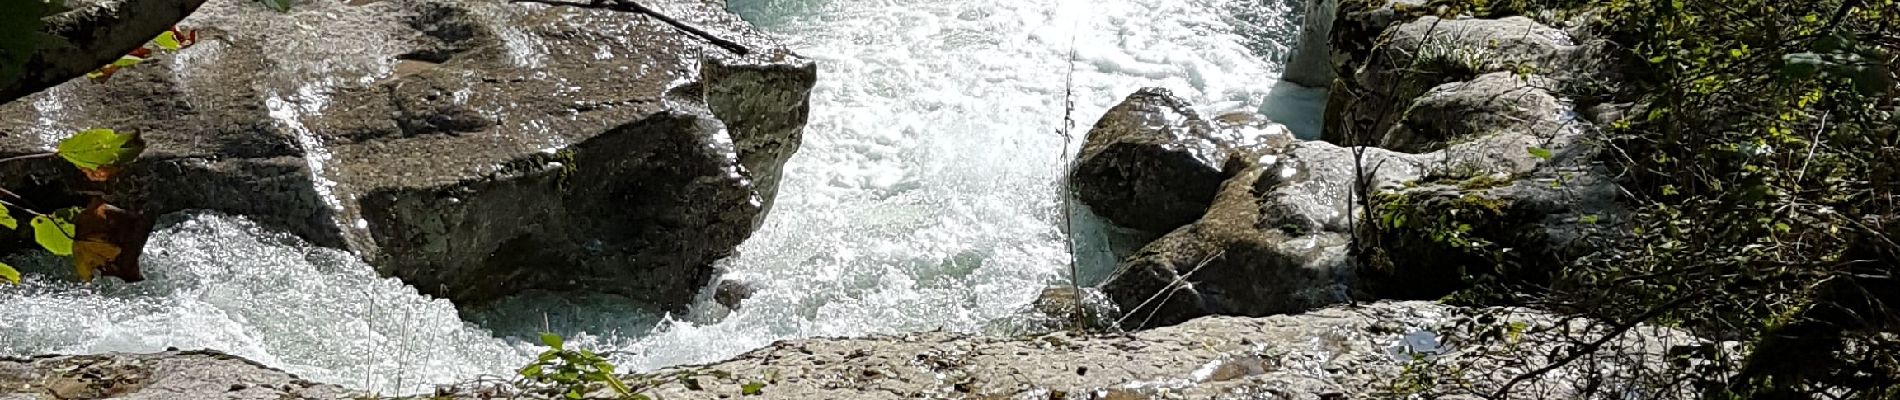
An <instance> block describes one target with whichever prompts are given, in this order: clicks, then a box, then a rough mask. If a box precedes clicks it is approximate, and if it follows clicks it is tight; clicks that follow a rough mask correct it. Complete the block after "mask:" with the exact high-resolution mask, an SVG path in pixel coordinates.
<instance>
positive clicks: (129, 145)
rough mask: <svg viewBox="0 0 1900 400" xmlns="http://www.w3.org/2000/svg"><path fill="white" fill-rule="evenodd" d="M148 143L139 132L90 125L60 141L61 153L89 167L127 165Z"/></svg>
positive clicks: (82, 165) (83, 166) (70, 159)
mask: <svg viewBox="0 0 1900 400" xmlns="http://www.w3.org/2000/svg"><path fill="white" fill-rule="evenodd" d="M144 151H145V144H144V142H143V141H142V140H139V135H138V134H137V133H132V134H121V133H119V132H117V131H113V130H111V129H87V130H84V131H80V132H79V134H77V135H73V137H70V138H66V140H62V141H60V142H59V156H60V157H62V158H65V159H66V161H71V162H72V163H73V165H77V166H79V167H80V168H86V169H98V168H99V167H104V166H112V165H123V164H125V163H128V162H131V161H132V160H133V159H136V158H138V157H139V153H142V152H144Z"/></svg>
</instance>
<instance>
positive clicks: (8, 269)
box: [0, 263, 20, 285]
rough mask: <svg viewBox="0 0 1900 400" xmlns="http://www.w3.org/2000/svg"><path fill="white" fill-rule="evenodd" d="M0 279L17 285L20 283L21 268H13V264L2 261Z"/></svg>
mask: <svg viewBox="0 0 1900 400" xmlns="http://www.w3.org/2000/svg"><path fill="white" fill-rule="evenodd" d="M0 281H6V282H7V283H11V284H15V285H18V284H20V270H17V269H13V266H11V265H7V263H0Z"/></svg>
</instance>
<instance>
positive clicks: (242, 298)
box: [0, 0, 1316, 393]
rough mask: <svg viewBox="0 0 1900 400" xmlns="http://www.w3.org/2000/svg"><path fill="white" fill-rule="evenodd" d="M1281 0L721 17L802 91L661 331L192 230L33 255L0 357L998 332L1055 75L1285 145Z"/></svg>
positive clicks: (3, 326)
mask: <svg viewBox="0 0 1900 400" xmlns="http://www.w3.org/2000/svg"><path fill="white" fill-rule="evenodd" d="M1289 3H1292V2H1291V1H1285V0H943V1H919V0H732V5H731V7H732V9H733V10H734V11H736V12H738V13H740V14H741V15H743V16H745V17H746V18H747V19H748V20H750V21H752V22H754V23H755V24H757V25H758V26H760V27H761V28H762V29H764V30H766V31H769V32H772V33H774V34H776V35H778V36H780V37H782V38H783V39H784V40H785V41H786V42H787V43H789V44H790V45H791V46H792V47H794V48H795V49H797V50H798V51H799V52H800V53H801V54H803V55H805V56H807V57H810V58H813V59H815V60H817V61H818V62H819V65H820V71H821V72H820V74H821V75H820V83H819V85H818V87H817V88H816V89H815V90H814V91H813V93H812V115H811V120H810V124H809V125H808V127H807V129H806V138H805V143H804V147H803V148H802V149H801V150H800V151H799V153H798V155H797V156H795V157H794V158H793V159H792V160H791V162H790V164H789V165H787V167H786V168H785V172H784V180H783V184H782V186H781V189H780V190H779V199H778V203H777V206H776V208H775V210H774V213H773V214H772V215H771V216H770V217H769V218H768V219H767V220H766V222H765V223H764V225H763V227H762V228H761V229H760V230H759V232H758V233H757V234H756V235H755V236H753V237H752V239H751V240H749V241H748V242H746V243H745V244H744V245H743V246H742V247H741V248H740V250H739V255H738V256H735V257H733V258H732V259H729V260H725V261H724V262H722V263H721V265H722V267H723V268H725V269H727V270H728V274H727V275H726V279H731V280H737V281H742V282H747V283H750V284H751V285H753V286H754V287H756V288H757V289H758V292H757V293H756V294H755V295H754V296H753V297H752V298H751V299H749V300H747V301H746V303H745V306H744V307H743V308H742V309H741V310H739V311H737V312H735V313H731V315H720V314H724V313H723V310H722V309H721V308H719V307H717V306H713V305H710V300H709V299H707V298H709V296H707V295H702V296H701V297H702V298H703V299H702V301H701V304H705V305H704V306H700V307H695V311H694V312H693V313H692V314H691V315H678V316H665V315H656V314H655V313H652V312H648V311H643V310H640V309H637V308H633V307H629V306H627V305H625V304H624V303H621V302H618V301H615V300H614V299H608V298H591V297H550V296H527V297H521V298H516V299H513V300H511V301H507V302H504V303H502V304H500V305H498V306H496V307H494V308H492V309H487V310H479V311H473V312H471V313H470V314H469V315H468V317H469V319H472V320H473V321H474V322H479V324H475V323H468V322H464V319H463V318H462V317H463V316H462V315H459V314H458V312H457V311H456V310H455V309H454V307H452V306H451V305H450V304H448V303H447V302H446V301H440V300H431V299H428V298H426V297H423V296H420V295H417V294H416V292H415V290H414V289H412V288H409V287H407V286H404V285H403V284H401V283H400V282H398V281H395V280H391V279H383V278H378V277H377V276H375V274H374V273H373V272H372V271H371V269H370V267H368V266H367V265H364V264H362V263H361V262H360V261H356V260H355V258H354V257H351V256H349V255H348V254H345V253H342V252H339V251H336V250H330V249H322V248H313V247H309V246H306V245H303V244H301V243H300V242H298V241H296V240H294V239H290V238H288V237H287V236H285V235H283V234H280V233H274V232H266V231H262V230H260V229H259V228H257V227H256V226H254V225H252V224H250V223H248V222H245V221H243V220H241V219H237V218H232V217H224V216H216V215H193V216H175V217H172V218H170V220H169V221H168V223H169V224H168V225H166V226H165V227H164V229H163V230H161V231H160V232H158V233H156V235H155V236H154V238H153V241H152V243H151V244H150V245H149V246H148V251H147V255H146V274H147V276H148V277H150V280H148V281H146V282H143V283H140V284H136V285H124V284H118V283H116V282H114V283H103V284H98V285H93V286H81V285H77V284H73V283H66V281H65V280H62V279H60V275H59V274H62V273H64V272H61V268H56V267H48V266H47V265H50V264H51V262H49V260H43V259H41V260H35V259H30V258H28V259H12V260H8V261H11V262H13V263H15V264H16V265H22V264H23V265H25V266H26V267H27V268H26V269H28V270H29V274H30V275H34V276H38V277H39V278H38V279H33V280H32V282H30V283H29V284H27V285H25V286H21V287H11V288H0V354H14V355H18V354H37V353H94V352H108V351H140V352H149V351H158V350H164V349H165V348H167V347H178V348H187V349H189V348H212V349H218V350H224V351H228V352H232V353H236V354H238V355H242V356H245V357H248V358H251V359H255V360H258V361H260V362H263V363H265V364H269V365H272V366H276V367H279V368H284V369H286V370H289V371H291V372H293V373H297V374H299V375H302V376H304V377H307V378H311V379H314V380H318V381H325V382H334V383H340V384H345V385H350V386H354V387H358V388H363V389H369V390H375V391H381V392H385V393H390V392H414V391H418V390H422V389H423V388H426V387H427V386H426V385H428V384H432V383H445V382H454V381H458V380H465V379H470V378H474V377H477V376H480V375H483V374H492V375H507V374H510V373H512V371H513V369H514V368H516V367H519V366H520V365H521V364H522V363H524V362H525V361H526V360H527V359H528V358H529V357H531V355H532V354H533V353H534V352H536V351H538V350H539V349H538V348H536V347H535V346H534V345H532V344H530V343H527V342H524V341H523V340H522V339H519V338H523V337H532V335H530V333H532V332H536V331H540V330H542V329H544V328H549V329H552V330H554V331H556V332H560V333H562V334H564V335H568V336H570V337H571V339H570V343H575V344H577V345H582V346H589V347H592V348H596V349H600V350H603V351H606V352H610V354H611V355H612V357H613V358H614V359H615V360H616V361H617V362H620V363H622V365H623V366H624V367H627V368H632V369H650V368H656V367H663V366H668V365H678V364H683V363H698V362H710V361H716V360H719V359H722V358H727V357H731V356H733V355H737V354H739V353H742V352H745V351H747V350H751V349H755V348H758V347H761V346H764V345H766V344H768V343H770V342H772V341H774V340H780V339H787V338H800V337H814V336H856V335H865V334H875V333H893V332H904V331H921V330H934V329H947V330H957V331H975V332H982V331H994V330H999V329H1008V328H1010V327H1009V322H1008V317H1010V316H1012V315H1016V314H1018V313H1020V312H1021V311H1023V308H1024V307H1025V306H1026V304H1028V303H1029V302H1030V301H1031V300H1032V299H1033V298H1034V297H1035V296H1036V295H1037V294H1038V292H1040V291H1041V289H1042V288H1043V287H1045V286H1047V285H1050V284H1058V283H1061V282H1064V280H1066V279H1067V274H1066V271H1067V262H1068V257H1069V255H1068V251H1067V249H1066V246H1065V244H1064V243H1063V239H1062V238H1063V237H1064V236H1063V235H1062V223H1061V221H1062V220H1063V219H1062V218H1061V215H1060V212H1061V209H1062V202H1061V200H1060V197H1059V193H1060V191H1059V190H1058V188H1057V186H1056V185H1057V184H1058V182H1059V180H1060V177H1061V169H1062V165H1063V156H1064V155H1065V154H1067V153H1069V152H1071V151H1073V149H1074V148H1075V147H1079V143H1071V144H1070V146H1069V148H1064V146H1063V144H1064V141H1063V138H1062V137H1061V136H1059V135H1057V131H1058V129H1059V128H1060V127H1061V126H1062V120H1063V111H1064V109H1063V98H1064V96H1065V94H1068V93H1070V89H1071V87H1069V86H1068V85H1066V83H1067V82H1069V81H1070V80H1071V78H1072V80H1073V86H1072V89H1073V91H1072V94H1073V96H1074V99H1075V100H1076V105H1075V110H1074V117H1075V119H1076V124H1077V130H1076V134H1077V135H1080V134H1082V133H1083V132H1085V131H1086V130H1087V127H1088V126H1089V125H1091V124H1092V123H1093V122H1094V119H1095V118H1096V117H1099V116H1100V115H1101V113H1102V112H1103V111H1105V110H1107V109H1108V108H1109V107H1110V106H1112V105H1114V103H1115V102H1117V101H1119V100H1120V99H1121V97H1122V96H1125V95H1127V94H1128V93H1131V92H1133V91H1134V90H1136V89H1137V88H1140V87H1144V86H1162V87H1167V88H1169V89H1172V90H1173V91H1174V92H1175V93H1176V94H1177V95H1181V96H1183V97H1186V98H1188V99H1190V100H1192V101H1194V102H1196V104H1200V105H1203V107H1204V108H1206V109H1207V110H1206V111H1208V112H1221V111H1228V110H1239V109H1250V108H1258V107H1260V106H1261V104H1263V103H1264V102H1267V101H1268V100H1267V99H1268V98H1269V97H1273V98H1283V99H1293V100H1294V101H1293V106H1294V107H1274V108H1272V109H1269V110H1267V111H1269V112H1268V114H1269V115H1271V116H1274V117H1276V118H1280V119H1283V120H1285V121H1287V122H1289V124H1290V125H1294V128H1295V129H1296V131H1305V130H1306V129H1307V127H1308V126H1310V122H1299V121H1308V120H1309V119H1310V118H1312V117H1313V116H1314V115H1313V114H1316V113H1315V112H1313V111H1311V109H1310V108H1301V107H1298V106H1301V105H1305V106H1307V107H1310V106H1311V103H1310V102H1311V101H1312V99H1310V97H1311V96H1310V94H1307V93H1308V92H1305V91H1297V90H1294V91H1288V90H1281V91H1274V86H1275V83H1276V81H1277V76H1278V74H1279V65H1280V64H1281V62H1280V61H1281V60H1284V59H1285V57H1286V56H1287V54H1286V53H1287V51H1288V49H1290V48H1291V47H1292V46H1291V45H1292V43H1291V40H1292V36H1293V34H1294V33H1295V32H1297V30H1298V26H1297V19H1296V17H1295V16H1293V15H1291V14H1292V12H1293V10H1295V9H1296V7H1294V5H1293V4H1289ZM1072 51H1073V52H1072ZM1071 54H1073V63H1071V62H1070V61H1071V57H1072V56H1071ZM1071 71H1073V76H1072V77H1071ZM1283 89H1284V88H1283ZM1289 93H1290V95H1289ZM1302 124H1306V125H1302ZM1309 132H1310V131H1309ZM1077 140H1078V141H1079V138H1078V139H1077ZM1084 222H1088V221H1087V220H1086V219H1084ZM1092 226H1093V225H1092V224H1084V226H1083V229H1079V230H1078V233H1079V234H1081V235H1084V236H1088V235H1091V234H1095V232H1094V229H1093V228H1091V227H1092ZM1084 250H1085V251H1086V252H1090V253H1094V252H1098V250H1096V249H1092V248H1086V247H1085V248H1084ZM1095 259H1099V257H1096V258H1095ZM1097 264H1099V263H1097ZM1101 274H1102V271H1100V270H1096V271H1090V273H1088V274H1085V275H1088V276H1091V277H1099V276H1100V275H1101Z"/></svg>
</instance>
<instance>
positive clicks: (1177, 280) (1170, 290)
mask: <svg viewBox="0 0 1900 400" xmlns="http://www.w3.org/2000/svg"><path fill="white" fill-rule="evenodd" d="M1226 255H1227V250H1221V251H1219V252H1215V253H1214V255H1212V256H1208V257H1207V258H1206V259H1203V260H1201V263H1200V264H1196V265H1194V268H1190V269H1188V272H1187V273H1186V274H1181V275H1179V276H1176V277H1174V280H1173V281H1170V282H1168V286H1167V287H1164V288H1162V289H1161V291H1157V292H1155V294H1154V295H1153V296H1148V299H1147V300H1142V301H1141V304H1136V305H1135V308H1134V309H1132V310H1128V312H1127V313H1125V314H1123V315H1122V317H1121V318H1117V319H1115V325H1116V326H1121V324H1122V322H1123V321H1127V320H1128V317H1131V316H1134V315H1135V312H1136V311H1140V310H1141V309H1143V308H1147V307H1148V304H1150V303H1154V301H1155V300H1157V299H1162V297H1161V296H1162V295H1164V294H1165V295H1167V296H1168V297H1167V299H1173V298H1174V292H1177V291H1180V290H1181V288H1183V287H1186V285H1187V279H1188V277H1191V276H1194V273H1196V272H1201V268H1202V267H1206V266H1207V264H1210V263H1213V262H1214V259H1216V258H1221V257H1224V256H1226ZM1162 300H1163V301H1166V299H1162ZM1159 312H1161V306H1159V305H1157V306H1155V308H1154V309H1153V310H1149V311H1148V316H1147V317H1144V318H1142V319H1141V325H1142V326H1147V325H1148V321H1149V320H1152V319H1154V316H1155V314H1156V313H1159Z"/></svg>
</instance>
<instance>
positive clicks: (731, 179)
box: [0, 0, 816, 306]
mask: <svg viewBox="0 0 1900 400" xmlns="http://www.w3.org/2000/svg"><path fill="white" fill-rule="evenodd" d="M646 5H647V6H649V7H651V8H653V9H655V10H656V11H659V12H661V13H664V14H667V15H669V16H671V17H673V18H675V19H678V20H680V21H683V22H685V23H687V24H690V25H693V26H695V27H698V28H699V29H703V30H705V31H707V32H709V33H711V34H712V35H715V36H719V37H721V38H724V39H728V40H732V41H734V42H736V43H739V44H740V45H742V46H745V47H746V48H747V49H748V51H747V52H746V53H745V54H737V53H735V52H732V51H729V50H727V49H723V48H721V47H719V46H715V45H712V44H710V43H708V42H707V41H706V40H703V39H702V38H700V37H698V36H695V35H691V34H688V33H685V32H684V31H682V30H680V29H678V28H676V27H674V26H673V25H670V24H667V23H665V22H663V21H660V20H659V19H656V18H653V17H649V16H645V15H641V14H637V13H627V12H616V11H611V10H596V9H584V8H578V7H559V6H548V5H541V4H525V3H507V2H495V3H485V2H474V3H470V2H453V1H433V0H391V1H376V2H349V3H344V2H318V3H310V4H303V3H299V4H298V7H295V8H294V9H293V11H292V12H290V13H285V14H279V13H276V12H273V11H270V10H268V9H266V8H264V7H260V6H258V5H257V4H255V2H249V1H241V0H229V1H222V0H219V1H212V2H209V3H208V4H206V5H205V6H204V9H203V10H201V11H200V12H198V13H196V14H194V15H193V16H192V17H191V18H189V19H187V20H186V21H184V22H183V23H182V24H181V25H182V26H185V27H188V28H198V29H201V38H200V40H201V41H200V43H198V44H197V45H195V46H192V47H190V48H187V49H184V50H182V51H180V52H178V53H176V54H171V55H165V56H162V57H160V58H159V59H158V60H156V61H153V62H147V63H145V64H142V65H140V66H138V67H136V68H132V69H129V70H126V71H123V72H120V73H119V74H117V75H116V76H114V77H112V79H111V81H109V82H107V83H105V84H94V83H91V82H84V81H74V82H68V83H66V84H64V85H61V86H58V87H54V88H52V89H49V90H47V91H45V92H42V93H39V94H36V95H34V96H31V97H28V98H25V99H22V100H20V101H17V102H13V103H9V104H6V105H4V106H0V156H5V155H19V154H28V153H34V152H39V151H44V150H46V149H49V148H50V146H52V144H53V143H56V142H57V141H58V140H59V139H61V138H63V137H64V136H65V135H69V134H71V133H72V132H76V131H77V130H79V129H85V128H90V127H109V128H113V129H118V130H121V131H130V130H136V131H140V132H143V133H144V136H145V138H146V140H147V141H148V142H149V143H150V149H149V150H148V151H147V153H146V156H145V157H144V158H143V159H142V160H141V161H140V162H138V163H137V164H135V165H134V166H133V167H132V168H131V170H130V171H128V173H127V174H126V176H125V177H124V178H122V179H119V180H117V181H116V182H114V183H113V184H112V186H111V187H109V188H108V193H110V197H111V200H112V201H113V202H115V203H117V204H120V205H122V206H125V207H127V208H129V209H134V210H138V211H140V212H142V213H144V214H146V215H159V214H163V213H167V212H171V211H177V210H182V209H210V210H216V211H221V212H227V213H233V214H241V215H246V216H249V217H251V218H252V219H254V220H257V221H259V222H260V223H263V224H266V225H271V226H276V227H281V228H283V229H287V230H289V231H291V232H293V233H296V234H298V235H299V236H302V237H304V238H306V239H308V240H310V241H312V242H314V243H316V244H320V245H325V246H333V247H345V248H349V249H352V250H355V251H357V252H358V253H360V254H362V255H363V256H364V257H365V258H366V259H368V260H369V261H371V263H372V264H373V265H375V266H377V267H378V268H379V270H381V271H382V272H383V273H384V274H386V275H390V276H395V277H399V278H402V279H403V280H404V281H406V282H408V283H410V284H411V285H414V286H415V287H417V288H418V289H420V290H421V291H422V292H424V293H427V294H431V295H436V296H441V297H446V298H449V299H452V300H455V301H457V302H464V303H480V302H484V301H487V300H491V299H494V298H497V297H501V296H506V295H509V294H513V293H517V292H520V291H524V290H555V291H566V290H580V291H597V292H607V293H613V294H620V295H626V296H629V297H632V298H634V299H636V300H639V301H642V302H646V303H652V304H656V305H661V306H677V305H679V304H680V303H681V302H683V301H686V300H687V299H689V298H690V296H691V292H692V291H693V290H696V289H697V288H699V287H701V286H703V285H704V284H705V283H706V282H707V279H708V278H709V275H710V274H711V268H710V267H709V264H710V263H711V262H712V261H713V260H716V259H718V258H720V257H723V256H725V255H727V254H729V253H730V252H731V250H732V248H733V247H734V246H736V245H737V244H738V243H740V242H741V241H743V240H744V239H745V238H746V237H748V236H749V235H750V233H751V231H752V230H753V228H755V227H756V225H757V224H758V223H759V222H760V220H761V219H762V218H763V214H764V213H765V210H766V209H768V208H769V207H770V205H771V199H772V197H773V195H774V191H775V190H776V186H777V181H778V173H779V169H780V168H781V166H782V165H783V163H784V162H785V160H786V159H788V158H789V157H790V156H791V154H792V153H793V152H794V151H796V150H797V147H798V145H799V143H800V137H801V130H802V128H803V126H804V122H805V117H806V114H807V111H808V105H807V104H806V96H807V94H808V93H809V91H810V89H811V87H812V85H813V84H814V83H815V80H816V71H815V67H814V66H813V65H812V63H810V62H809V61H807V60H804V59H802V58H800V57H798V56H796V55H793V54H791V53H790V52H789V51H787V50H785V49H783V48H782V47H780V46H779V45H777V44H776V43H774V42H773V41H772V40H771V39H769V38H767V37H766V36H764V35H763V34H761V33H759V32H757V31H755V30H753V29H752V28H751V26H750V25H749V24H747V23H745V22H744V21H741V20H740V19H739V18H738V17H737V16H735V15H732V14H730V13H729V12H726V11H725V10H724V7H723V4H718V3H717V2H703V1H692V0H677V1H655V2H646ZM38 161H39V162H36V163H13V164H9V165H8V166H7V168H8V169H9V170H7V171H0V177H4V178H0V180H4V182H0V184H4V185H5V186H6V187H8V188H14V189H16V191H24V192H26V193H23V194H27V195H29V196H37V197H35V198H51V199H65V200H70V201H77V199H76V198H73V196H71V195H70V194H71V193H72V192H73V190H74V188H76V187H78V186H79V185H78V184H77V182H78V177H77V176H76V175H77V173H76V172H73V171H71V168H70V167H68V166H65V165H61V164H60V163H61V161H58V160H53V159H46V160H38ZM56 202H58V201H49V203H56ZM56 205H58V204H47V205H44V206H45V207H52V206H56Z"/></svg>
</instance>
